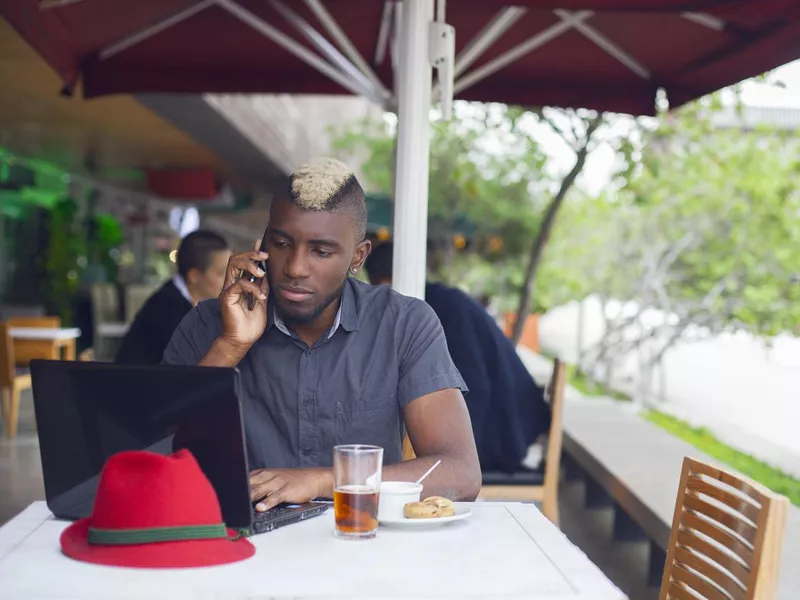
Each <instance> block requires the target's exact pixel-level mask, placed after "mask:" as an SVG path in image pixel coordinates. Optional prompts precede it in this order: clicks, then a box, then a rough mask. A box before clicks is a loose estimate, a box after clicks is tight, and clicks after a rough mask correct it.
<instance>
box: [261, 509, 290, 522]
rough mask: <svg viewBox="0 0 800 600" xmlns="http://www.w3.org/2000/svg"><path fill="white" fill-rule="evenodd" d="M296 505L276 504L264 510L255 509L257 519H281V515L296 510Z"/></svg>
mask: <svg viewBox="0 0 800 600" xmlns="http://www.w3.org/2000/svg"><path fill="white" fill-rule="evenodd" d="M294 509H295V507H294V506H276V507H275V508H270V509H269V510H265V511H264V512H260V511H255V515H256V516H255V520H256V521H271V520H272V519H280V518H281V517H283V516H285V515H288V514H289V513H291V512H294Z"/></svg>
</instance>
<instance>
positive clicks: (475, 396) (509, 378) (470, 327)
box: [364, 243, 550, 473]
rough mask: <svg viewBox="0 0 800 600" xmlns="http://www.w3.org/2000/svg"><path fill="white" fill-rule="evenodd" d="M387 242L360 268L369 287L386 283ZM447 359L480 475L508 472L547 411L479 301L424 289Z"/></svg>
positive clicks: (545, 424)
mask: <svg viewBox="0 0 800 600" xmlns="http://www.w3.org/2000/svg"><path fill="white" fill-rule="evenodd" d="M392 250H393V247H392V244H391V243H386V244H382V245H380V246H377V247H376V248H374V249H373V251H372V253H371V254H370V255H369V257H368V258H367V261H366V263H365V265H364V268H365V270H366V272H367V274H368V276H369V280H370V282H371V283H372V284H373V285H381V284H388V285H391V283H392V254H393V252H392ZM425 301H426V302H427V303H428V304H429V305H430V306H431V308H432V309H433V311H434V312H435V313H436V315H437V316H438V317H439V320H440V321H441V323H442V327H443V328H444V334H445V338H447V348H448V349H449V351H450V356H451V357H452V359H453V362H454V363H455V365H456V368H458V370H459V371H460V372H461V375H462V377H463V378H464V381H465V382H466V384H467V388H468V389H469V393H468V394H466V396H465V400H466V403H467V409H468V410H469V414H470V420H471V421H472V428H473V433H474V436H475V444H476V445H477V447H478V458H479V459H480V463H481V470H483V471H503V472H506V473H513V472H515V471H519V470H523V468H525V467H523V462H524V461H525V459H526V457H527V456H528V450H529V447H531V446H532V445H533V444H534V443H535V442H536V441H537V438H539V436H540V435H542V434H544V433H546V432H547V431H548V429H549V428H550V408H549V407H548V405H547V404H546V403H545V401H544V390H543V389H542V388H540V387H539V386H537V385H536V382H535V381H534V380H533V377H531V375H530V373H529V372H528V370H527V369H526V368H525V365H524V364H523V363H522V360H520V358H519V356H518V355H517V352H516V350H515V348H514V345H513V344H512V343H511V341H510V340H509V339H508V338H507V337H506V336H505V335H503V332H502V331H501V330H500V328H499V327H498V326H497V323H496V322H495V321H494V319H493V318H492V316H491V315H490V314H489V313H488V312H487V311H486V309H485V308H484V307H483V306H481V304H480V302H479V301H477V300H475V299H474V298H472V297H471V296H469V295H468V294H465V293H464V292H462V291H461V290H459V289H456V288H452V287H448V286H445V285H442V284H438V283H427V284H426V285H425Z"/></svg>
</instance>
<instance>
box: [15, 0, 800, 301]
mask: <svg viewBox="0 0 800 600" xmlns="http://www.w3.org/2000/svg"><path fill="white" fill-rule="evenodd" d="M509 1H511V2H514V6H510V5H509V4H508V2H509ZM445 8H446V10H445ZM434 9H435V10H436V18H435V20H434ZM0 14H2V15H3V16H5V18H6V19H7V20H8V21H9V22H10V23H11V25H12V26H13V27H14V28H15V29H16V30H17V31H18V32H19V33H20V34H21V35H22V37H24V38H25V39H26V40H27V41H28V43H29V44H31V46H33V47H34V48H35V49H36V50H37V51H38V52H39V53H40V54H41V55H42V56H43V57H44V59H45V60H46V61H47V62H48V63H50V65H52V66H53V68H54V69H55V70H56V71H57V72H58V73H59V74H60V75H61V78H62V80H63V82H64V86H65V87H64V89H65V90H66V91H67V92H69V91H71V90H72V89H73V88H74V86H75V85H76V83H77V82H78V81H81V82H82V86H83V92H84V95H85V96H86V97H92V96H98V95H103V94H113V93H137V92H186V93H207V92H218V93H222V92H229V93H237V92H238V93H245V92H251V93H287V94H306V93H315V94H338V93H356V94H363V95H364V96H366V97H368V98H371V99H372V100H374V101H375V102H377V103H379V104H382V105H383V106H388V107H394V106H396V107H397V109H398V113H399V127H398V140H397V165H396V177H395V181H396V189H395V215H394V230H395V244H396V246H397V252H395V267H394V274H393V282H394V286H395V288H397V289H398V290H399V291H400V292H402V293H405V294H408V295H412V296H416V297H419V298H421V297H423V293H424V284H425V240H426V235H427V203H428V158H429V156H428V155H429V126H428V114H429V110H430V106H431V96H432V95H433V96H434V98H435V97H436V94H432V90H431V79H432V71H431V64H432V63H433V64H435V65H436V67H437V73H438V78H437V79H438V81H439V82H442V81H443V82H445V84H447V85H445V87H444V88H443V90H442V99H443V100H449V99H450V97H451V94H449V93H448V90H449V89H450V86H449V84H450V83H453V82H454V86H453V89H454V91H455V97H457V98H463V99H466V100H478V101H485V102H488V101H491V102H505V103H510V104H523V105H534V106H546V105H550V106H571V107H584V108H592V109H596V110H602V111H612V112H623V113H632V114H653V113H654V105H655V98H656V93H657V91H658V90H659V89H663V90H665V91H666V93H667V98H668V100H669V102H670V105H671V106H673V107H675V106H678V105H680V104H683V103H686V102H688V101H690V100H692V99H694V98H697V97H699V96H702V95H704V94H707V93H709V92H711V91H714V90H716V89H719V88H721V87H724V86H727V85H730V84H733V83H735V82H738V81H741V80H742V79H745V78H748V77H751V76H754V75H757V74H759V73H762V72H764V71H767V70H769V69H772V68H774V67H777V66H779V65H781V64H784V63H786V62H789V61H791V60H793V59H796V58H798V57H800V2H797V1H796V0H694V1H693V0H504V1H502V2H498V1H492V0H450V2H449V4H448V5H447V6H446V7H445V0H436V2H435V3H434V0H402V1H389V0H386V1H380V0H324V2H323V0H302V1H301V0H136V1H131V0H0ZM445 23H447V25H446V24H445ZM448 25H449V26H452V27H453V28H454V29H453V28H450V27H449V26H448ZM454 36H455V38H456V39H455V43H453V38H454ZM454 56H455V59H454V60H453V57H454ZM443 75H445V76H444V77H443ZM446 112H447V111H445V114H446Z"/></svg>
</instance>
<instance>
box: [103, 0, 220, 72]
mask: <svg viewBox="0 0 800 600" xmlns="http://www.w3.org/2000/svg"><path fill="white" fill-rule="evenodd" d="M212 4H214V0H202V2H198V3H197V4H193V5H191V6H190V7H188V8H185V9H183V10H182V11H180V12H177V13H175V14H174V15H171V16H169V17H167V18H166V19H164V20H163V21H159V22H158V23H155V24H154V25H150V26H149V27H145V28H144V29H142V30H140V31H137V32H136V33H134V34H131V35H129V36H128V37H126V38H123V39H122V40H120V41H119V42H116V43H114V44H111V45H110V46H106V47H105V48H103V49H102V50H100V60H106V59H107V58H111V57H112V56H114V55H116V54H119V53H120V52H122V51H124V50H127V49H128V48H131V47H133V46H135V45H136V44H138V43H140V42H143V41H145V40H146V39H148V38H151V37H153V36H154V35H156V34H159V33H161V32H162V31H164V30H166V29H169V28H170V27H172V26H173V25H177V24H178V23H180V22H181V21H185V20H186V19H188V18H189V17H192V16H194V15H196V14H197V13H199V12H201V11H203V10H205V9H206V8H208V7H209V6H211V5H212Z"/></svg>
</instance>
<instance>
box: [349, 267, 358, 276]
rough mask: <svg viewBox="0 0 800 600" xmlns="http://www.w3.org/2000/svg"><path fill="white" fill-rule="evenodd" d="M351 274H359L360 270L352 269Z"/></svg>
mask: <svg viewBox="0 0 800 600" xmlns="http://www.w3.org/2000/svg"><path fill="white" fill-rule="evenodd" d="M350 272H351V273H352V274H353V275H355V274H356V273H358V269H357V268H355V267H354V268H352V269H350Z"/></svg>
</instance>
